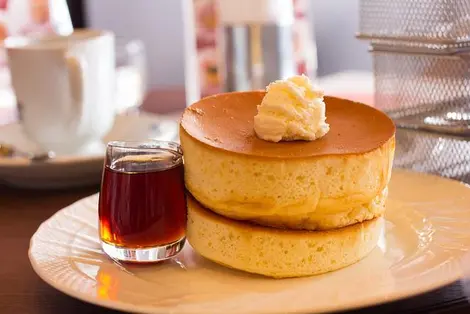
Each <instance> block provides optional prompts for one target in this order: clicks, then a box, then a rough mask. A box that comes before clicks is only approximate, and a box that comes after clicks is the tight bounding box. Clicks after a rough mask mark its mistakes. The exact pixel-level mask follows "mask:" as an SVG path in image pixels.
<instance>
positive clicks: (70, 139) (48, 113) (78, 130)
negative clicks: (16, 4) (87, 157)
mask: <svg viewBox="0 0 470 314" xmlns="http://www.w3.org/2000/svg"><path fill="white" fill-rule="evenodd" d="M5 46H6V48H7V53H8V62H9V67H10V71H11V80H12V85H13V89H14V91H15V94H16V98H17V101H18V105H19V106H20V116H21V120H22V121H21V122H22V124H23V127H24V130H25V132H26V134H27V135H28V136H29V137H30V138H31V139H32V140H33V141H35V142H36V143H37V144H39V146H40V147H41V148H42V149H44V150H52V151H54V152H56V153H59V154H69V153H80V152H84V151H88V150H91V149H92V148H96V147H99V146H100V145H101V138H102V137H103V136H104V135H105V134H106V133H107V132H108V131H109V130H110V128H111V127H112V125H113V122H114V117H115V111H116V109H115V105H114V95H115V47H114V35H113V34H112V33H109V32H106V31H98V30H79V31H75V32H73V33H72V34H71V35H69V36H47V37H43V38H40V39H30V38H24V37H11V38H8V39H7V40H6V41H5Z"/></svg>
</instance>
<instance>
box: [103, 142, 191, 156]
mask: <svg viewBox="0 0 470 314" xmlns="http://www.w3.org/2000/svg"><path fill="white" fill-rule="evenodd" d="M106 146H107V148H121V149H127V150H132V151H138V150H147V151H152V150H161V149H171V150H172V151H173V152H175V153H176V154H178V155H181V156H182V155H183V152H182V149H181V145H180V144H178V143H176V142H174V141H163V140H151V139H149V140H142V141H110V142H108V144H107V145H106Z"/></svg>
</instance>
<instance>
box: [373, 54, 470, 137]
mask: <svg viewBox="0 0 470 314" xmlns="http://www.w3.org/2000/svg"><path fill="white" fill-rule="evenodd" d="M371 51H372V53H373V60H374V78H375V106H376V107H377V108H379V109H381V110H382V111H384V112H386V113H387V114H388V115H389V116H390V117H391V118H392V119H394V121H395V123H396V124H397V126H399V127H403V128H412V129H419V130H426V131H434V132H440V133H446V134H452V135H458V136H465V137H468V136H470V53H461V54H455V55H439V54H429V53H428V54H426V53H409V52H403V51H400V52H397V51H387V50H381V49H376V48H375V47H374V46H372V49H371Z"/></svg>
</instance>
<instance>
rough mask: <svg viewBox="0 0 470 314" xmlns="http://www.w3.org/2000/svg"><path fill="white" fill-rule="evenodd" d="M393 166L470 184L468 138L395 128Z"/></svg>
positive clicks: (469, 141) (469, 142)
mask: <svg viewBox="0 0 470 314" xmlns="http://www.w3.org/2000/svg"><path fill="white" fill-rule="evenodd" d="M396 140H397V145H396V152H395V160H394V166H395V167H397V168H405V169H412V170H414V171H418V172H424V173H432V174H437V175H441V176H444V177H448V178H452V179H456V180H459V181H463V182H466V183H469V184H470V138H462V137H454V136H450V135H445V134H437V133H429V132H423V131H418V130H407V129H400V128H399V129H397V133H396Z"/></svg>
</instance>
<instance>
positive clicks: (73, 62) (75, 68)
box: [65, 55, 87, 117]
mask: <svg viewBox="0 0 470 314" xmlns="http://www.w3.org/2000/svg"><path fill="white" fill-rule="evenodd" d="M65 62H66V64H67V69H68V80H69V86H70V94H71V95H70V96H71V98H72V103H73V107H74V108H73V109H74V110H77V111H78V113H79V114H78V115H77V116H78V117H80V116H81V114H82V113H83V106H84V104H83V101H84V94H85V73H86V67H87V64H86V61H85V60H83V59H82V58H79V57H76V56H70V55H67V56H66V57H65Z"/></svg>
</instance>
